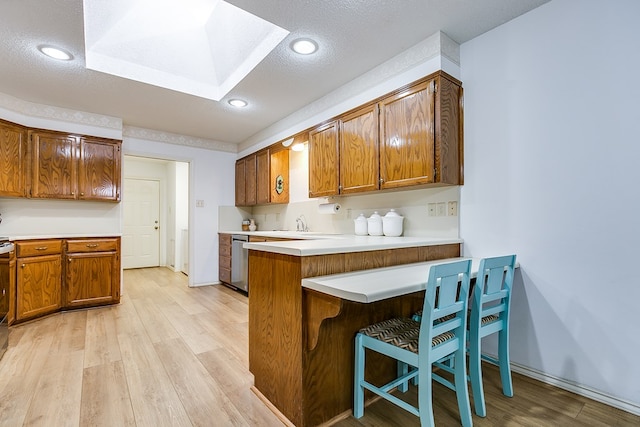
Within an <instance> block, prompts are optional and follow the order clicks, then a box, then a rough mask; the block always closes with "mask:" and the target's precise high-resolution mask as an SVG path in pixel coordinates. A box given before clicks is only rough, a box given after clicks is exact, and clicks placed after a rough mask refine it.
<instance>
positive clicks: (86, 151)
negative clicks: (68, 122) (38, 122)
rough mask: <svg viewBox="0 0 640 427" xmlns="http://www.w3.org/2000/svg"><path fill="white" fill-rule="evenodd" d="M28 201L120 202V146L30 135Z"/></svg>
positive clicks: (99, 140)
mask: <svg viewBox="0 0 640 427" xmlns="http://www.w3.org/2000/svg"><path fill="white" fill-rule="evenodd" d="M29 137H30V139H31V197H33V198H45V199H76V200H98V201H111V202H118V201H120V185H121V179H120V159H121V152H120V150H121V144H122V142H121V141H119V140H114V139H106V138H98V137H86V136H76V135H68V134H65V133H61V132H47V131H40V130H38V131H30V132H29Z"/></svg>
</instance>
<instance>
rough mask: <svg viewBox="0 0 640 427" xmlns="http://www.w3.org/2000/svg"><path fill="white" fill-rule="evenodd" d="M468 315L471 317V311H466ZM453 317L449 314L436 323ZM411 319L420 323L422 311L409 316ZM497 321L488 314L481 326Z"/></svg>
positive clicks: (493, 316) (496, 318)
mask: <svg viewBox="0 0 640 427" xmlns="http://www.w3.org/2000/svg"><path fill="white" fill-rule="evenodd" d="M468 314H469V315H471V310H469V311H468ZM454 317H455V314H450V315H448V316H444V317H443V318H442V319H439V320H438V321H436V322H444V321H447V320H449V319H453V318H454ZM411 318H412V319H413V320H415V321H417V322H420V320H422V310H420V311H416V312H415V314H414V315H413V316H411ZM498 319H499V317H498V316H496V315H495V314H490V315H489V316H485V317H483V318H482V326H485V325H488V324H489V323H491V322H495V321H496V320H498Z"/></svg>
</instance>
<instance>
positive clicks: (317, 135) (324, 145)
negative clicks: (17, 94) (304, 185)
mask: <svg viewBox="0 0 640 427" xmlns="http://www.w3.org/2000/svg"><path fill="white" fill-rule="evenodd" d="M338 185H339V165H338V122H337V121H333V122H331V123H327V124H325V125H323V126H320V127H318V128H316V129H314V130H312V131H311V132H309V197H322V196H334V195H337V194H338Z"/></svg>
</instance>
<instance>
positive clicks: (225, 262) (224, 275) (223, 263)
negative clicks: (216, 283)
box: [218, 233, 231, 285]
mask: <svg viewBox="0 0 640 427" xmlns="http://www.w3.org/2000/svg"><path fill="white" fill-rule="evenodd" d="M218 280H220V281H221V282H222V283H226V284H227V285H230V284H231V234H224V233H219V234H218Z"/></svg>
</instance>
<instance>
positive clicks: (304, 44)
mask: <svg viewBox="0 0 640 427" xmlns="http://www.w3.org/2000/svg"><path fill="white" fill-rule="evenodd" d="M291 49H293V51H294V52H296V53H299V54H300V55H310V54H312V53H313V52H315V51H316V50H318V43H316V42H314V41H313V40H311V39H297V40H294V41H293V42H291Z"/></svg>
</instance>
